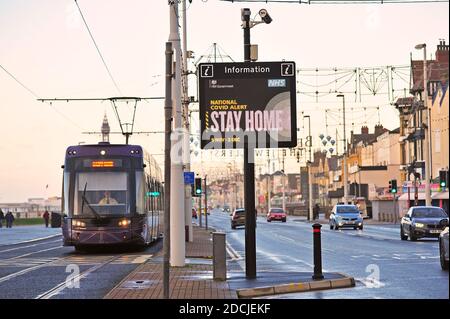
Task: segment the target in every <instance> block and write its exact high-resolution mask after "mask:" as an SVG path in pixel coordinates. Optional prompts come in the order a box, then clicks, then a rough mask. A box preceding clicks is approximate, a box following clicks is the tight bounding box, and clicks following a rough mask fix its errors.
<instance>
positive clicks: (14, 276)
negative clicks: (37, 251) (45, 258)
mask: <svg viewBox="0 0 450 319" xmlns="http://www.w3.org/2000/svg"><path fill="white" fill-rule="evenodd" d="M65 258H67V257H65ZM65 258H58V259H56V260H54V261H52V262H49V263H45V264H41V265H37V266H34V267H30V268H26V269H23V270H21V271H18V272H15V273H13V274H9V275H7V276H5V277H1V278H0V283H2V282H5V281H8V280H10V279H13V278H16V277H19V276H21V275H23V274H26V273H29V272H31V271H33V270H36V269H39V268H42V267H46V266H49V265H50V264H53V263H55V262H57V261H60V260H62V259H65Z"/></svg>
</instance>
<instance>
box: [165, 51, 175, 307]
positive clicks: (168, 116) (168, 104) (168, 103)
mask: <svg viewBox="0 0 450 319" xmlns="http://www.w3.org/2000/svg"><path fill="white" fill-rule="evenodd" d="M172 60H173V51H172V43H171V42H166V79H165V80H166V100H165V104H164V121H165V132H164V134H165V135H164V240H163V251H164V257H163V297H164V299H168V298H169V296H170V290H169V279H170V133H171V130H172V129H171V128H172Z"/></svg>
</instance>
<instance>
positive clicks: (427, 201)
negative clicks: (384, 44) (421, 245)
mask: <svg viewBox="0 0 450 319" xmlns="http://www.w3.org/2000/svg"><path fill="white" fill-rule="evenodd" d="M415 48H416V49H417V50H421V49H423V93H422V99H423V106H424V107H425V110H426V113H427V127H426V128H425V130H426V132H425V152H426V155H425V160H424V162H425V205H427V206H431V192H430V179H431V178H432V171H431V112H430V109H429V108H428V89H427V82H428V78H427V45H426V44H425V43H422V44H418V45H416V46H415Z"/></svg>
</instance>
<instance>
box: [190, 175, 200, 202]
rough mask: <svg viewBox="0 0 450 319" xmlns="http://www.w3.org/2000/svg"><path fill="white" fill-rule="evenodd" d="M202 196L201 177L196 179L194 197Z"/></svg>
mask: <svg viewBox="0 0 450 319" xmlns="http://www.w3.org/2000/svg"><path fill="white" fill-rule="evenodd" d="M201 195H202V179H201V178H200V177H196V178H195V183H194V189H193V194H192V196H195V197H199V196H201Z"/></svg>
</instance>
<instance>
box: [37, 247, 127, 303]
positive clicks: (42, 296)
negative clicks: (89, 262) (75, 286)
mask: <svg viewBox="0 0 450 319" xmlns="http://www.w3.org/2000/svg"><path fill="white" fill-rule="evenodd" d="M123 255H124V254H120V255H117V256H113V257H111V258H109V259H107V260H106V261H104V262H102V263H100V264H97V265H94V266H93V267H91V268H89V269H87V270H85V271H83V272H82V273H80V274H78V275H75V276H73V277H71V278H70V281H69V280H68V279H69V278H67V279H66V280H65V281H63V282H61V283H59V284H58V285H56V286H54V287H53V288H51V289H49V290H47V291H46V292H44V293H41V294H39V295H38V296H37V297H36V298H34V299H51V298H52V297H54V296H56V295H58V294H60V293H61V292H62V291H63V290H64V289H66V288H68V282H70V283H73V282H75V281H78V282H79V281H80V280H81V279H83V278H86V277H87V276H88V275H89V274H91V273H93V272H95V271H97V270H99V269H100V268H102V267H104V266H106V265H108V264H110V263H112V262H113V261H115V260H117V259H119V258H120V257H122V256H123Z"/></svg>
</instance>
